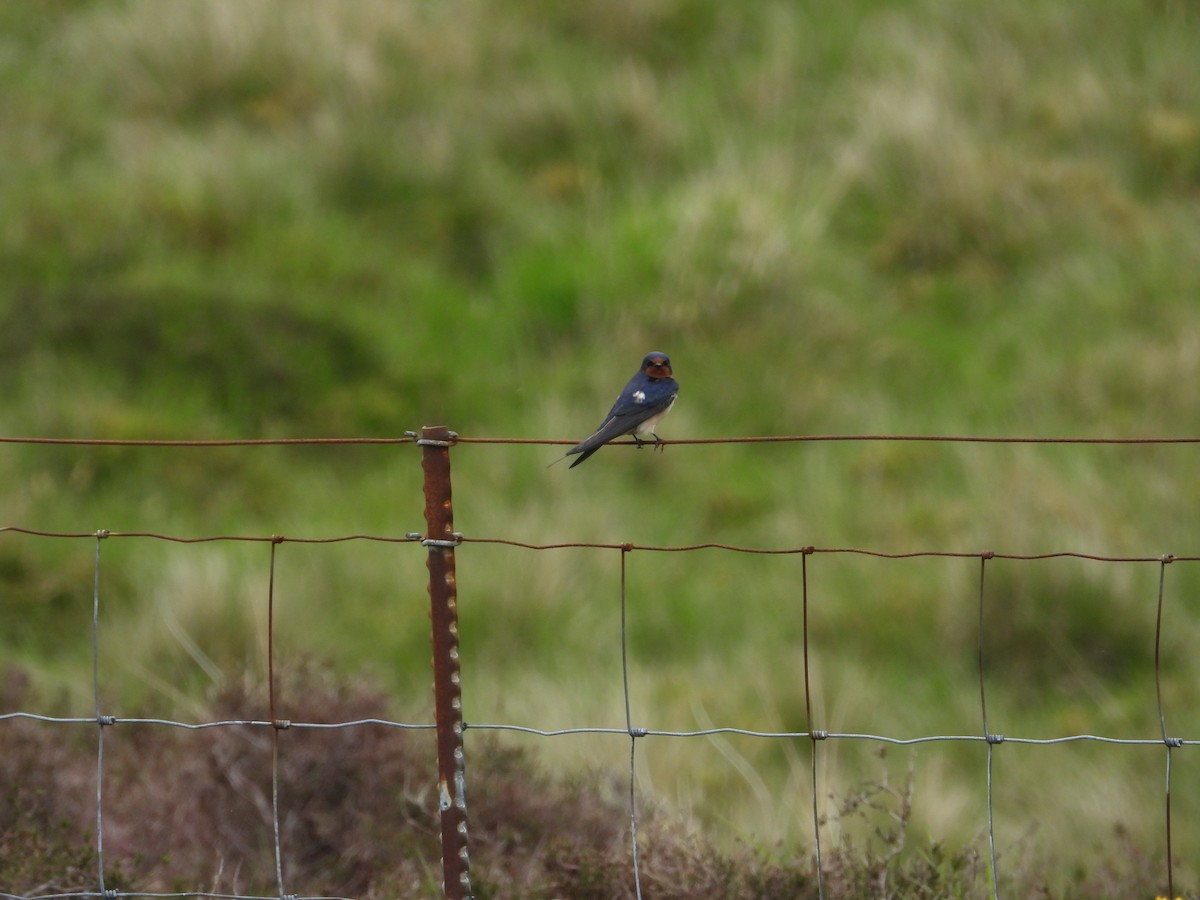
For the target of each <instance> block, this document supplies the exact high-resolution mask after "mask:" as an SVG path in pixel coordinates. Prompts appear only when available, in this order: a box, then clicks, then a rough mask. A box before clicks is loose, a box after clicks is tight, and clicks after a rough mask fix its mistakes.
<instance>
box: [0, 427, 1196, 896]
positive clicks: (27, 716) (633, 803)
mask: <svg viewBox="0 0 1200 900" xmlns="http://www.w3.org/2000/svg"><path fill="white" fill-rule="evenodd" d="M847 441H861V442H876V441H918V442H951V443H986V444H1096V445H1114V446H1121V445H1154V444H1200V437H1110V438H1106V437H988V436H970V435H884V434H861V435H853V434H841V435H837V434H835V435H778V436H774V435H773V436H760V437H728V438H702V439H683V440H671V441H664V442H663V443H665V444H685V445H686V444H719V443H801V442H805V443H811V442H847ZM573 443H574V441H571V440H559V439H530V438H492V437H463V436H459V435H457V434H455V433H454V432H452V431H449V430H448V429H446V428H444V427H441V426H438V427H433V428H424V429H422V430H421V431H420V432H416V431H413V432H406V433H405V434H404V435H403V436H400V437H391V438H356V437H350V438H268V439H249V440H244V439H228V440H224V439H221V440H196V439H165V440H149V439H141V440H139V439H135V440H125V439H90V438H45V437H0V444H32V445H74V446H87V447H108V446H118V447H150V448H153V447H159V448H166V449H172V448H197V449H217V448H236V447H255V446H270V445H282V446H289V445H290V446H295V445H318V446H319V445H352V444H374V445H402V444H413V445H415V446H417V447H418V448H419V449H420V450H421V452H422V465H423V471H424V491H425V511H426V532H425V533H424V534H422V533H418V532H408V533H405V534H403V535H380V534H365V533H356V534H341V535H331V536H292V535H287V536H285V535H277V534H272V535H254V534H241V535H239V534H216V535H201V536H187V535H178V534H165V533H160V532H155V531H149V530H146V531H115V530H109V529H103V528H102V529H98V530H91V531H69V532H67V531H52V530H45V529H39V528H33V527H26V526H23V525H17V524H7V525H3V526H0V537H5V536H8V535H13V536H25V537H28V538H35V539H48V540H49V539H66V540H87V541H92V542H94V566H93V573H92V574H93V577H92V583H91V590H92V604H91V613H92V615H91V621H90V623H89V625H90V652H91V660H90V662H91V675H92V685H91V688H92V692H91V693H92V697H93V707H94V708H93V713H92V714H91V715H89V716H79V717H66V716H49V715H42V714H39V713H36V712H31V711H23V710H17V711H2V712H0V728H3V727H4V724H5V723H6V722H12V721H16V720H32V721H36V722H40V723H44V724H47V725H52V726H83V727H94V728H95V729H96V766H95V772H96V776H95V838H94V840H95V847H94V849H95V855H96V860H97V872H96V880H95V883H94V885H92V886H84V887H81V888H78V889H75V890H66V891H55V892H52V893H46V892H42V893H36V894H17V893H11V892H6V891H7V886H6V884H5V882H4V875H3V873H0V898H8V900H59V898H62V900H67V898H93V897H95V898H118V897H135V896H136V897H161V898H168V897H211V898H221V900H268V898H260V897H259V896H257V895H249V894H233V893H216V892H210V891H204V890H199V889H198V890H194V891H186V892H176V893H154V892H147V891H136V892H131V891H123V890H116V889H112V888H109V887H107V886H106V883H105V871H106V856H105V846H104V835H105V832H106V829H107V828H108V827H109V824H110V823H108V816H109V814H106V801H105V789H104V788H105V774H106V766H105V734H106V732H107V731H108V730H109V729H112V728H115V727H119V726H127V725H146V726H155V727H162V728H171V729H179V730H181V731H184V732H199V731H205V730H209V729H222V728H232V727H236V728H253V729H267V730H269V733H270V735H271V817H272V837H273V849H274V862H275V872H274V873H273V875H274V880H275V882H276V885H277V888H278V893H277V895H275V896H277V897H279V898H283V900H301V898H305V900H343V898H333V897H331V898H325V897H316V896H310V895H305V894H297V893H294V892H291V888H292V887H293V885H291V884H290V883H289V880H288V873H287V865H286V862H287V858H288V852H287V847H286V846H285V844H284V841H283V838H282V837H281V828H280V819H281V814H280V797H281V794H286V791H287V784H286V783H282V782H281V779H280V766H279V736H280V733H281V732H283V731H296V732H303V731H305V730H320V729H350V728H356V727H360V726H364V725H373V726H383V727H386V728H394V729H401V730H412V731H432V732H435V733H436V735H437V742H438V758H437V760H436V761H435V762H436V766H434V765H432V764H431V768H430V779H431V781H433V780H436V782H437V785H438V799H439V809H440V812H441V838H442V856H443V858H442V867H443V891H444V896H445V897H446V898H450V900H465V898H470V897H472V896H473V894H472V892H471V881H470V867H469V855H468V846H469V840H468V829H467V822H468V819H469V809H470V807H469V805H468V803H467V795H466V789H467V785H468V779H467V770H466V757H467V754H466V749H465V741H464V735H465V734H466V733H468V732H469V731H484V732H486V731H491V732H512V733H516V734H525V735H532V736H536V737H542V738H553V737H558V736H563V735H580V734H584V735H587V734H596V735H624V736H626V737H627V738H628V741H629V754H628V760H629V767H628V782H627V788H628V791H627V802H628V817H629V831H628V833H629V851H630V856H629V858H630V872H629V878H630V883H631V890H632V891H633V892H634V893H635V895H636V896H637V897H638V898H641V897H642V896H643V883H642V880H643V879H642V872H641V868H640V858H641V848H640V846H639V843H640V840H639V834H638V824H639V815H638V791H637V768H638V759H639V757H638V748H639V743H640V742H641V741H644V740H647V739H651V738H654V739H671V740H676V739H694V738H705V737H714V736H718V735H740V736H744V737H748V738H755V739H763V740H782V741H807V742H809V743H810V745H811V750H812V752H811V755H810V759H811V789H812V808H811V815H812V827H813V832H814V847H813V863H814V872H815V876H816V880H817V888H818V892H819V894H820V896H821V897H824V896H825V893H826V887H825V884H824V880H823V877H822V876H823V872H824V860H823V858H822V847H821V833H822V824H823V819H822V815H821V803H820V797H819V792H818V758H819V754H820V748H821V746H822V745H824V744H827V743H828V742H830V741H868V742H874V743H878V744H880V745H895V746H911V745H919V744H930V743H967V744H970V743H975V744H980V745H982V746H983V747H984V748H985V750H986V767H985V772H984V773H983V774H984V777H983V779H982V781H983V784H984V786H985V790H986V823H983V825H984V827H985V828H986V834H987V840H988V849H989V854H988V863H987V872H988V884H989V889H990V892H991V894H992V896H993V897H994V898H997V900H998V898H999V897H1000V896H1001V889H1000V870H1001V867H1000V860H999V855H998V853H997V848H996V833H995V831H996V829H995V815H994V810H993V794H994V772H993V761H994V758H995V756H996V755H997V753H999V752H1000V748H1001V747H1002V746H1003V745H1005V744H1014V745H1029V746H1051V745H1070V744H1077V743H1083V742H1087V743H1092V744H1095V745H1097V746H1112V745H1122V746H1158V747H1162V748H1163V750H1164V768H1163V777H1164V781H1163V783H1164V790H1163V794H1162V802H1163V816H1162V823H1163V839H1164V845H1165V864H1164V872H1163V880H1162V886H1163V887H1165V889H1166V893H1167V896H1168V897H1174V896H1175V895H1176V894H1175V871H1174V862H1173V858H1174V847H1173V833H1172V831H1173V830H1172V805H1171V792H1172V783H1171V773H1172V760H1173V754H1174V753H1175V751H1177V750H1180V749H1181V748H1183V747H1186V746H1196V745H1200V735H1194V736H1190V737H1182V736H1179V735H1177V734H1175V733H1173V732H1172V731H1171V730H1170V729H1169V728H1168V716H1167V710H1166V706H1165V704H1164V702H1163V692H1162V679H1161V672H1162V664H1163V658H1162V654H1163V647H1162V636H1163V630H1164V624H1163V623H1164V605H1165V599H1164V598H1165V595H1166V587H1167V575H1166V573H1167V569H1168V567H1169V566H1170V565H1172V564H1174V563H1184V562H1197V561H1200V556H1186V555H1173V554H1163V555H1158V556H1114V555H1105V554H1099V553H1084V552H1075V551H1058V550H1053V551H1047V552H1042V553H1032V554H1018V553H1004V552H998V551H991V550H986V551H962V550H945V549H925V550H909V551H904V552H885V551H881V550H877V549H872V548H869V547H817V546H800V547H791V546H789V547H758V546H738V545H734V544H727V543H716V542H708V543H696V544H687V545H674V546H670V545H653V544H642V543H633V542H627V541H609V542H603V541H601V542H596V541H566V542H560V543H533V542H528V541H522V540H519V539H516V538H513V537H507V536H497V537H487V536H476V535H464V534H460V533H458V532H455V531H454V526H453V514H452V509H453V507H452V500H451V478H450V450H451V448H452V447H454V446H456V445H458V444H478V445H492V444H542V445H570V444H573ZM615 446H630V447H633V446H636V445H635V444H634V443H632V442H630V443H628V444H624V443H623V442H622V443H618V444H616V445H615ZM131 539H141V540H153V541H165V542H172V543H177V544H207V543H230V542H249V543H259V544H268V545H269V550H270V557H269V563H268V589H267V599H266V606H267V647H266V653H267V683H268V693H269V715H268V718H267V719H265V720H261V719H223V720H216V721H204V722H184V721H175V720H171V719H164V718H138V717H126V716H119V715H114V714H113V713H112V712H108V711H106V710H105V709H104V707H103V704H102V702H101V697H102V695H103V692H102V689H101V670H100V665H99V645H100V634H101V629H102V623H103V615H102V610H103V607H104V603H103V600H104V597H103V593H102V590H101V585H102V579H101V573H102V568H103V566H104V559H105V557H104V553H103V547H104V546H105V544H107V543H109V542H111V541H114V540H118V541H123V540H131ZM354 541H366V542H383V543H392V544H419V545H420V546H421V547H423V548H424V549H425V551H426V553H427V567H428V570H429V582H428V592H429V596H430V615H431V619H432V644H433V649H434V659H433V680H434V694H435V715H434V719H435V721H433V722H399V721H392V720H388V719H379V718H366V719H363V718H359V719H352V720H346V721H339V722H327V723H319V722H295V721H290V720H286V719H280V718H277V716H276V709H277V707H276V702H277V698H276V674H277V662H276V652H275V640H274V622H275V616H276V613H275V584H276V571H277V567H278V562H277V559H276V549H277V548H278V547H279V546H280V545H281V544H285V543H293V544H331V543H342V542H354ZM476 544H478V545H488V544H490V545H497V546H501V547H510V548H514V549H520V550H527V551H535V552H553V551H556V550H563V549H587V550H594V551H598V552H615V553H616V554H618V558H619V576H620V578H619V584H620V647H619V658H620V665H621V679H622V685H621V688H622V696H623V699H624V727H622V728H617V727H577V728H562V729H540V728H535V727H530V726H528V725H520V724H513V723H503V722H492V723H489V722H471V723H467V722H465V721H464V720H463V715H462V699H461V693H462V689H463V680H464V676H463V674H462V673H461V672H460V668H459V662H460V660H459V646H458V608H457V593H456V576H455V566H456V553H457V551H458V550H460V549H466V550H469V548H470V547H471V545H476ZM700 551H716V552H720V553H736V554H751V555H757V556H781V555H782V556H799V557H800V560H801V604H802V610H801V614H802V642H803V647H802V651H803V685H802V688H803V700H804V703H803V708H804V712H805V717H806V721H807V729H806V730H801V731H770V730H755V729H747V728H739V727H728V726H719V727H709V728H702V729H696V730H669V729H662V728H654V727H647V726H644V725H640V724H636V723H637V722H638V721H639V718H638V716H637V715H636V714H635V712H636V713H640V711H635V709H634V704H633V703H632V701H631V699H630V695H631V691H630V686H631V667H630V658H629V656H630V640H629V634H628V608H627V596H626V595H627V579H626V562H627V559H628V557H629V555H630V554H631V553H634V552H638V553H650V554H654V553H695V552H700ZM829 555H849V556H862V557H870V558H875V559H883V560H901V559H915V558H926V557H929V558H950V559H966V560H969V559H976V560H978V563H979V565H978V577H977V593H976V600H975V602H976V605H977V609H976V614H977V623H976V635H975V637H976V642H977V646H976V664H977V665H976V668H977V677H978V691H979V724H980V728H979V731H978V732H977V733H969V734H930V735H918V736H915V737H896V736H894V735H886V734H870V733H861V732H839V731H834V730H828V729H823V728H819V727H816V725H817V722H816V719H815V715H816V714H815V713H814V704H813V690H812V685H811V679H810V669H809V661H810V649H811V642H810V631H809V612H810V606H811V602H812V601H811V598H810V587H809V581H810V574H811V573H810V559H813V558H816V557H819V556H829ZM1065 558H1069V559H1078V560H1086V561H1092V562H1098V563H1112V564H1126V565H1139V564H1140V565H1154V566H1156V567H1157V569H1158V591H1157V598H1156V612H1155V630H1154V655H1153V658H1154V683H1155V692H1156V702H1157V709H1156V719H1157V722H1158V725H1159V734H1158V735H1156V736H1147V737H1140V738H1120V737H1113V736H1108V735H1103V734H1091V733H1080V734H1066V735H1060V736H1057V737H1050V738H1034V737H1024V736H1014V735H1004V734H997V733H994V732H992V731H991V729H990V727H989V719H988V697H987V687H986V684H987V682H986V674H987V671H988V662H989V660H988V658H987V653H986V644H985V640H984V637H985V634H986V632H987V628H988V622H989V606H988V590H987V580H986V576H987V572H988V567H989V564H990V563H992V562H993V561H995V560H1013V561H1021V562H1028V561H1033V560H1048V559H1065ZM468 559H469V553H468ZM468 565H469V562H468ZM465 677H466V680H467V683H468V685H469V679H470V675H469V674H468V675H467V676H465ZM467 689H468V690H469V686H468V688H467ZM1192 812H1193V814H1195V811H1192ZM347 900H348V898H347Z"/></svg>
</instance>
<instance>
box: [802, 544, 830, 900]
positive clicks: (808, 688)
mask: <svg viewBox="0 0 1200 900" xmlns="http://www.w3.org/2000/svg"><path fill="white" fill-rule="evenodd" d="M812 551H813V548H812V547H805V548H804V551H803V552H802V553H801V554H800V610H801V632H800V633H801V642H802V643H803V644H804V716H805V719H806V720H807V723H808V724H807V727H808V736H809V741H810V743H811V744H812V746H811V747H810V748H809V749H810V751H811V752H810V756H809V760H810V763H811V769H812V818H813V848H814V849H813V854H814V862H815V867H816V870H817V898H818V900H825V877H824V875H823V874H822V871H821V813H820V808H819V806H818V803H817V741H818V740H819V739H820V738H821V737H823V736H824V732H818V731H817V730H816V729H815V728H813V714H812V680H811V678H810V677H809V668H808V653H809V641H808V557H809V555H810V554H811V553H812Z"/></svg>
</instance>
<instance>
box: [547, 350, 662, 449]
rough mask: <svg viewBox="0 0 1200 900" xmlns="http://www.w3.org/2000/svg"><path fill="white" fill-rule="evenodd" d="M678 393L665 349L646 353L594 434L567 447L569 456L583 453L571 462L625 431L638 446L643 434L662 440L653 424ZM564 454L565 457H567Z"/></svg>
mask: <svg viewBox="0 0 1200 900" xmlns="http://www.w3.org/2000/svg"><path fill="white" fill-rule="evenodd" d="M677 396H679V384H678V383H677V382H676V381H675V379H674V378H672V377H671V360H669V359H668V358H667V354H665V353H657V352H656V353H647V354H646V358H645V359H643V360H642V368H641V369H640V370H639V371H638V373H637V374H636V375H634V376H633V377H632V378H630V379H629V384H627V385H625V390H623V391H621V396H619V397H617V402H616V403H614V404H613V407H612V409H610V410H609V411H608V415H607V416H605V418H604V421H603V422H602V423H600V427H599V428H597V429H596V430H595V431H593V432H592V434H591V435H590V436H589V437H587V438H585V439H584V440H583V441H581V442H579V443H578V444H576V445H575V446H574V447H572V448H571V449H570V450H568V451H567V453H566V455H567V456H573V455H574V454H576V453H579V454H582V455H581V456H580V457H579V459H577V460H575V462H573V463H571V465H570V468H572V469H573V468H575V467H576V466H577V465H579V464H580V463H581V462H583V461H584V460H585V459H587V458H588V457H589V456H591V455H592V454H593V453H595V452H596V451H597V450H599V449H600V448H601V447H602V446H604V445H605V444H607V443H608V442H609V441H611V440H612V439H613V438H615V437H620V436H621V435H623V434H631V435H633V439H634V440H635V441H637V445H638V447H641V446H642V444H643V443H646V442H645V441H643V440H642V438H641V435H643V434H649V435H651V436H653V438H654V443H655V445H659V444H661V443H662V438H660V437H659V436H658V435H657V434H655V433H654V428H655V426H656V425H658V423H659V422H661V421H662V417H663V416H665V415H666V414H667V413H668V412H670V410H671V407H672V406H673V405H674V404H675V398H676V397H677ZM564 458H565V457H564Z"/></svg>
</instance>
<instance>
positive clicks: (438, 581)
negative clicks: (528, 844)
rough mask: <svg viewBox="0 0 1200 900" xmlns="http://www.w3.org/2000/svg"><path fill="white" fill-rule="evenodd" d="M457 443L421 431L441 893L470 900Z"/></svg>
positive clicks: (440, 433) (446, 433)
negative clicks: (454, 474) (453, 460)
mask: <svg viewBox="0 0 1200 900" xmlns="http://www.w3.org/2000/svg"><path fill="white" fill-rule="evenodd" d="M457 437H458V435H456V434H455V433H454V432H452V431H450V430H449V429H448V428H446V427H445V426H442V425H436V426H427V427H425V428H422V429H421V436H420V438H418V440H417V445H418V446H420V447H421V451H422V453H421V468H422V469H423V470H424V473H425V524H426V534H425V539H424V540H423V541H422V542H421V543H422V544H423V545H424V546H425V547H426V548H427V549H428V550H429V559H428V563H427V564H428V566H429V615H430V618H431V619H432V621H433V696H434V710H435V716H436V719H437V749H438V806H439V808H440V810H441V816H442V879H443V881H442V889H443V891H444V892H445V896H446V898H447V900H470V898H471V875H470V866H469V864H468V858H467V796H466V791H467V779H466V773H465V765H464V757H463V718H462V685H461V682H460V678H459V667H458V590H457V585H456V583H455V575H454V548H455V547H456V546H458V537H457V536H456V535H455V533H454V508H453V505H452V504H451V499H450V447H451V445H453V443H454V441H455V439H456V438H457Z"/></svg>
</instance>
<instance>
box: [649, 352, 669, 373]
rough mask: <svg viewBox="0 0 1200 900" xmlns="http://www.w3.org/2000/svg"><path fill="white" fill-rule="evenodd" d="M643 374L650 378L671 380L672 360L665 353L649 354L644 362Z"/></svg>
mask: <svg viewBox="0 0 1200 900" xmlns="http://www.w3.org/2000/svg"><path fill="white" fill-rule="evenodd" d="M642 373H643V374H644V375H646V377H648V378H670V377H671V360H670V359H668V358H667V354H665V353H658V352H655V353H647V354H646V358H645V359H643V360H642Z"/></svg>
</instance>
